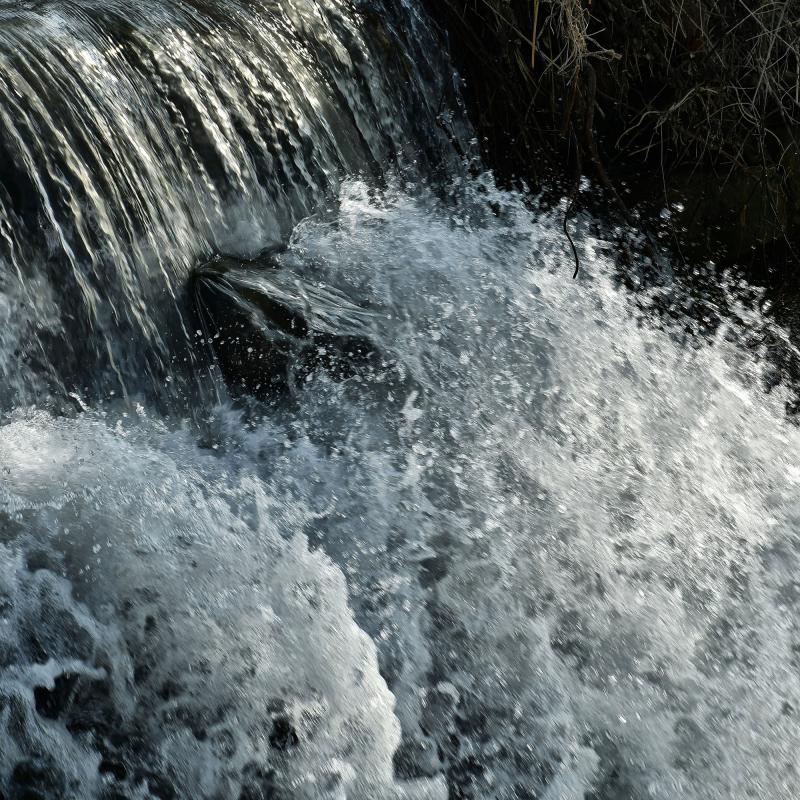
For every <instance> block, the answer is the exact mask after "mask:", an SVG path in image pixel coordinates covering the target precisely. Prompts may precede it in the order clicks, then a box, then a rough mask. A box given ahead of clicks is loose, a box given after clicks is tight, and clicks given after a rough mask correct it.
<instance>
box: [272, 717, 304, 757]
mask: <svg viewBox="0 0 800 800" xmlns="http://www.w3.org/2000/svg"><path fill="white" fill-rule="evenodd" d="M269 743H270V746H271V747H272V748H273V749H275V750H289V749H290V748H292V747H296V746H297V745H298V744H299V743H300V738H299V737H298V735H297V731H296V730H295V729H294V725H293V724H292V721H291V720H290V719H289V717H287V716H285V715H281V716H279V717H276V718H275V719H274V720H273V723H272V731H271V732H270V734H269Z"/></svg>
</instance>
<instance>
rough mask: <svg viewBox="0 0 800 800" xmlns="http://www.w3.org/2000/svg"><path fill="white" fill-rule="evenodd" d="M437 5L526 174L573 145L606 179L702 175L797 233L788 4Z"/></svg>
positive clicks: (794, 54)
mask: <svg viewBox="0 0 800 800" xmlns="http://www.w3.org/2000/svg"><path fill="white" fill-rule="evenodd" d="M431 2H432V3H434V2H435V0H431ZM443 2H444V5H445V6H446V9H447V14H446V15H445V16H446V19H445V20H444V21H445V24H446V25H447V27H448V29H449V30H451V31H453V32H454V33H453V37H454V39H456V40H457V43H458V44H460V50H461V53H460V58H459V53H458V52H457V54H456V55H457V60H458V61H459V62H460V66H461V67H462V71H465V72H467V73H468V74H467V76H466V77H467V81H468V84H471V92H472V94H473V97H472V100H473V107H476V106H477V107H478V108H479V109H481V112H482V116H483V120H482V121H483V122H484V123H486V125H488V128H489V131H490V133H489V136H490V138H491V136H492V134H494V138H495V140H496V142H497V145H496V149H497V150H498V151H500V152H499V156H500V161H502V160H503V158H505V159H506V160H507V161H508V162H509V164H510V167H511V169H512V170H513V168H514V165H515V164H519V165H523V166H522V168H521V169H520V170H519V171H521V172H523V173H525V168H524V164H525V163H526V161H527V162H530V163H531V164H535V167H533V168H532V169H531V170H529V172H530V173H533V174H532V175H529V176H526V177H532V178H533V180H537V179H539V178H541V170H537V169H536V167H539V166H540V165H541V157H542V156H544V157H547V156H548V155H549V157H550V159H551V164H552V168H553V170H555V171H556V172H557V171H558V169H559V165H563V164H565V163H567V159H566V158H565V154H566V153H567V152H568V151H571V152H572V153H573V157H572V161H571V162H570V163H572V164H573V168H574V162H575V158H574V153H575V150H576V148H577V150H578V151H580V152H579V156H578V167H579V168H580V169H582V170H583V171H584V172H588V171H589V169H590V167H591V166H592V165H593V166H594V167H595V169H596V170H598V171H599V172H602V173H605V172H606V170H605V169H604V164H605V163H608V165H609V169H608V173H609V174H611V178H612V179H613V178H614V174H615V173H616V172H618V167H619V165H622V164H625V165H630V164H631V163H632V162H635V163H640V164H641V163H649V164H651V165H658V166H659V167H660V172H661V173H662V174H663V176H664V181H665V183H668V182H669V180H670V176H671V175H673V174H676V173H677V171H679V170H686V169H700V170H711V171H712V173H713V174H714V175H715V179H716V180H719V181H720V182H721V183H724V182H725V181H739V182H741V181H749V182H750V183H751V184H752V193H753V194H754V195H755V194H758V195H759V196H760V197H766V198H768V199H769V202H770V204H771V205H772V210H773V212H774V216H775V218H776V220H778V221H779V222H780V225H779V226H778V227H779V228H781V229H783V230H784V231H790V230H792V229H793V230H794V231H795V232H796V231H797V229H798V228H800V219H797V218H796V217H797V215H798V213H800V197H798V196H797V195H798V193H800V155H799V153H800V142H798V137H799V136H800V0H754V1H752V0H605V2H601V1H600V0H595V2H594V4H591V0H443ZM534 18H535V21H534ZM465 64H466V69H465V68H464V65H465ZM532 64H533V65H534V66H533V68H532V66H531V65H532ZM480 121H481V120H479V122H480ZM484 127H485V126H484ZM597 142H599V143H600V145H599V147H598V146H597ZM534 152H535V153H536V154H537V156H536V157H535V158H534V157H532V156H531V154H532V153H534ZM497 155H498V153H495V156H497ZM497 160H498V159H497V158H495V159H494V161H497ZM537 171H538V173H539V174H536V173H537ZM604 179H608V174H605V177H604ZM666 188H667V187H666V186H665V190H666Z"/></svg>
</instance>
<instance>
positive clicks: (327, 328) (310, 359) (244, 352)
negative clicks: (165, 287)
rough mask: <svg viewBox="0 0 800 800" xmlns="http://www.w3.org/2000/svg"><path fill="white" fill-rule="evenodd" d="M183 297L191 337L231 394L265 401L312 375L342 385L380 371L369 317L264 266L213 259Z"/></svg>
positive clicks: (324, 290) (317, 287) (264, 261)
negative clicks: (188, 302)
mask: <svg viewBox="0 0 800 800" xmlns="http://www.w3.org/2000/svg"><path fill="white" fill-rule="evenodd" d="M190 294H191V298H192V304H193V308H194V314H195V323H196V331H197V337H198V338H199V339H200V343H201V344H203V345H205V346H207V347H208V348H209V349H210V351H211V352H212V353H213V360H214V361H215V363H216V364H217V365H218V367H219V370H220V371H221V373H222V377H223V378H224V379H225V382H226V383H227V385H228V386H229V388H230V389H231V391H232V392H233V393H234V394H247V395H252V396H255V397H257V398H259V399H269V398H270V397H272V396H274V394H275V393H276V392H281V391H285V390H286V389H287V388H290V387H291V386H293V385H298V384H300V383H302V382H303V381H304V380H305V379H307V378H308V377H309V376H310V375H311V374H313V373H314V372H316V371H318V370H323V371H325V372H326V373H328V374H329V375H331V376H333V377H334V378H337V379H344V378H348V377H352V376H353V375H356V374H358V373H359V372H360V371H369V370H370V369H379V368H380V362H381V359H380V356H379V355H378V353H377V349H376V347H375V345H374V344H373V343H372V341H371V340H370V337H369V318H370V314H369V312H368V311H366V310H365V309H363V308H361V307H359V306H357V305H355V304H354V303H353V302H351V301H350V300H349V299H348V298H347V297H345V296H344V295H343V294H341V293H340V292H338V291H336V290H333V289H330V288H328V287H326V286H323V285H321V284H319V283H315V282H314V281H310V280H308V279H306V278H302V277H300V276H298V275H297V274H294V273H292V272H289V271H286V270H283V269H280V268H279V267H278V266H277V265H276V263H275V262H274V261H272V260H270V259H269V258H261V259H258V260H256V261H249V262H244V261H240V260H237V259H232V258H222V257H218V258H216V259H214V260H212V261H210V262H208V263H206V264H204V265H202V266H201V267H199V268H198V269H197V270H196V271H195V273H194V275H193V276H192V279H191V284H190Z"/></svg>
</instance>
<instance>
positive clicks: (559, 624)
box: [0, 0, 800, 800]
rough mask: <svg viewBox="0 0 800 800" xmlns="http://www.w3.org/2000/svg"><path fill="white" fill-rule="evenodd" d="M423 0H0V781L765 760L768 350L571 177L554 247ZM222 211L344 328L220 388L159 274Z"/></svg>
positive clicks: (394, 778) (561, 797) (552, 213)
mask: <svg viewBox="0 0 800 800" xmlns="http://www.w3.org/2000/svg"><path fill="white" fill-rule="evenodd" d="M445 40H446V37H445V36H444V34H443V32H441V31H438V30H437V29H435V28H434V27H433V26H432V25H430V24H429V22H428V20H427V17H426V15H425V13H424V11H423V10H422V7H421V6H420V5H419V4H418V3H416V2H413V0H385V1H384V0H358V2H349V0H315V2H299V1H298V0H268V1H266V2H254V3H251V2H244V1H243V0H141V2H137V3H135V4H134V3H128V2H123V0H113V2H106V1H105V0H103V2H99V0H81V1H80V2H66V0H45V2H24V3H17V2H14V3H9V2H0V797H2V798H9V799H10V800H32V798H36V800H61V799H62V798H64V799H65V800H156V798H158V799H160V800H265V799H266V798H273V799H277V798H280V800H290V799H292V800H293V799H294V798H297V799H298V800H302V799H304V798H306V799H307V800H334V799H335V800H344V799H345V798H347V800H399V799H400V798H408V800H411V799H412V798H415V799H421V798H427V799H429V800H444V799H445V798H447V800H632V799H633V798H636V800H639V798H642V799H644V798H648V799H649V800H701V799H702V800H723V798H724V800H731V799H736V800H739V799H740V798H741V800H744V798H754V797H755V798H770V800H773V799H774V800H795V799H796V798H797V797H800V785H799V784H800V776H798V764H797V752H798V746H799V745H800V716H799V715H800V624H799V620H800V617H798V611H800V582H799V581H798V578H797V576H798V574H800V571H798V566H800V565H798V559H799V558H800V501H798V496H799V495H798V488H799V487H798V484H799V483H800V466H798V460H797V453H798V452H800V447H799V445H800V432H798V428H797V426H796V425H795V424H794V423H793V422H792V421H791V419H789V418H788V417H787V413H786V409H787V406H789V405H790V404H791V403H792V402H793V395H792V387H791V385H790V384H789V382H788V381H787V380H786V376H787V375H788V374H789V373H790V372H791V371H790V370H788V369H784V368H783V367H784V366H785V365H783V364H782V362H781V359H782V358H784V357H785V358H787V359H788V358H790V357H791V358H796V357H797V353H796V351H794V349H793V347H792V344H791V341H790V339H789V337H788V336H787V335H786V333H785V332H784V331H782V330H781V329H780V328H778V327H776V326H775V325H773V324H772V322H771V321H770V319H769V317H768V316H765V314H764V313H763V311H762V310H761V307H760V304H759V302H758V292H757V290H754V289H752V288H751V287H746V286H743V285H738V284H736V283H735V282H733V281H731V282H729V283H725V284H724V285H723V286H719V285H718V284H717V285H715V286H714V287H713V291H708V292H707V291H706V290H705V289H704V288H703V286H702V285H701V281H700V280H699V279H697V280H694V279H693V280H692V282H690V284H689V286H688V287H687V286H686V285H683V284H682V283H681V281H679V280H674V279H671V278H669V277H668V276H667V275H666V272H665V273H664V275H662V276H661V280H660V282H659V284H658V286H656V287H655V288H650V289H647V288H643V287H642V286H640V287H639V289H638V290H637V291H636V292H634V291H631V290H630V289H629V288H625V287H626V286H629V285H630V284H633V283H636V279H637V277H638V276H639V275H640V274H641V275H648V274H649V275H652V274H653V272H654V269H653V268H652V265H651V264H648V263H647V261H648V259H647V258H646V257H645V256H644V255H641V254H640V255H636V254H634V255H632V257H631V259H630V260H631V261H632V264H631V266H630V268H629V272H628V274H627V275H621V274H620V267H619V260H618V258H617V252H616V243H617V242H618V241H619V235H618V232H617V231H615V230H614V229H613V228H612V227H611V226H610V225H608V224H607V222H606V221H604V220H601V219H592V218H590V217H589V216H587V215H580V216H578V217H577V218H576V219H574V220H570V222H569V226H570V230H571V231H572V235H573V238H574V239H575V242H576V247H577V251H578V256H579V260H580V270H579V274H578V279H577V280H572V271H573V260H572V253H571V251H570V249H569V245H568V243H567V241H566V239H565V237H564V235H563V230H562V224H563V215H564V212H565V211H566V203H562V205H561V206H560V207H555V208H547V207H544V206H543V205H541V204H540V203H539V202H538V201H537V200H536V198H535V197H532V196H531V195H530V193H527V192H520V193H514V192H508V191H501V190H499V189H498V188H497V187H496V186H495V184H494V181H493V179H492V176H491V175H490V174H487V173H485V172H484V171H483V170H482V167H481V165H480V163H479V162H478V161H477V160H475V159H474V158H473V159H471V160H469V161H468V160H466V159H465V158H464V154H469V153H472V152H474V151H475V150H476V142H475V140H474V138H473V133H472V131H471V128H470V126H469V124H468V122H467V120H466V119H465V118H464V114H463V109H462V106H461V103H460V99H459V93H458V86H459V80H458V76H456V75H455V74H454V73H453V71H452V68H451V67H450V65H449V63H448V61H447V54H446V49H445V43H446V42H445ZM467 176H469V177H467ZM634 249H635V248H634ZM264 250H268V251H269V256H268V257H267V256H264V257H263V258H262V259H261V261H258V260H255V261H248V262H247V263H248V264H249V267H248V269H249V270H250V271H251V273H249V274H250V275H251V277H252V271H253V270H256V271H257V270H258V269H259V266H258V265H259V264H261V265H262V266H263V268H264V269H268V270H270V273H269V275H270V277H269V280H266V279H265V280H264V281H263V284H264V285H271V286H272V287H273V289H278V290H280V291H282V292H284V294H285V295H286V296H290V295H291V296H292V297H294V299H295V300H297V299H298V298H300V300H302V301H303V302H305V301H306V300H308V298H309V297H310V298H311V300H308V305H309V308H312V310H313V302H314V298H316V299H317V300H319V302H322V303H323V305H324V304H327V309H326V308H323V309H322V310H326V311H330V312H332V313H330V314H329V315H328V316H327V317H326V320H327V322H328V323H329V324H330V325H333V326H334V327H335V324H338V322H342V321H344V322H345V323H348V320H349V321H350V323H352V322H353V320H355V321H356V322H357V329H356V332H357V334H358V337H359V340H360V341H362V342H363V341H368V342H369V343H370V346H373V347H374V352H371V353H370V354H369V358H365V359H362V362H360V363H355V361H356V359H355V358H354V364H353V365H352V369H347V370H345V369H342V370H334V369H329V368H328V367H327V366H326V362H325V359H324V354H319V353H316V354H314V353H312V355H319V356H320V358H318V359H317V360H314V359H313V358H310V359H309V360H308V361H306V362H305V363H304V364H302V365H300V364H298V365H295V364H293V363H292V361H291V359H289V363H288V365H287V374H286V375H284V376H281V377H282V380H281V382H280V388H277V386H276V389H275V391H274V392H273V393H271V394H270V393H267V396H266V397H265V398H262V400H260V401H259V400H256V399H253V398H251V397H248V396H246V394H247V393H246V392H245V393H243V392H242V391H241V390H239V391H233V390H231V388H230V386H229V385H228V384H233V385H234V387H235V384H236V380H235V375H233V374H232V372H231V371H230V370H229V373H228V374H227V375H225V378H226V379H227V381H228V384H226V382H225V380H223V375H222V372H224V371H221V370H220V369H219V365H218V364H216V363H215V361H214V358H215V352H218V351H215V350H214V348H215V347H217V345H218V343H215V341H211V342H209V338H211V339H213V336H214V334H213V333H212V332H210V331H209V330H208V329H204V328H205V327H206V326H205V323H204V322H203V323H201V324H200V325H199V326H198V327H196V326H195V325H194V324H193V319H194V317H193V309H192V302H193V297H192V294H191V292H190V290H189V288H188V287H189V286H190V285H191V282H190V279H191V277H192V276H193V275H195V276H196V275H197V274H198V273H197V272H196V270H197V268H198V267H200V266H201V265H204V264H205V265H206V266H205V267H204V269H205V270H206V274H208V269H209V268H208V265H207V262H208V259H211V258H212V257H214V256H217V255H222V256H230V258H231V259H233V260H234V261H236V260H237V259H238V260H240V261H241V260H243V259H252V258H253V257H254V256H258V254H259V253H262V252H263V251H264ZM665 259H666V256H665ZM213 263H214V264H218V263H220V262H216V261H215V262H213ZM699 266H702V265H699ZM239 278H240V279H241V275H240V276H239ZM254 280H255V279H254ZM257 282H258V281H256V283H257ZM231 285H233V284H231ZM237 285H238V286H240V287H241V286H242V285H243V284H242V282H241V280H240V282H239V284H237ZM707 288H708V287H707ZM304 293H305V294H304ZM234 294H235V292H234ZM208 296H209V297H210V296H211V295H208ZM194 299H196V298H194ZM298 302H300V301H299V300H298ZM337 303H340V307H339V308H338V309H337V308H336V304H337ZM318 310H319V309H318ZM337 311H338V313H335V312H337ZM209 313H211V312H209ZM212 316H213V314H212ZM348 324H349V323H348ZM345 333H349V334H352V333H353V330H350V331H345ZM226 335H229V334H226ZM233 338H234V346H235V345H236V341H235V336H234V337H233ZM248 341H250V340H248ZM253 341H254V342H255V347H254V349H255V348H258V347H260V346H261V345H260V344H259V343H258V341H257V340H256V339H254V340H253ZM267 341H268V340H267V339H265V340H264V342H263V344H264V346H266V345H267ZM305 344H306V346H307V347H311V346H312V345H315V344H316V342H315V341H312V340H309V341H307V342H306V343H305ZM209 345H211V347H209ZM248 346H250V345H248ZM320 349H324V348H320ZM346 349H347V348H346V346H343V348H342V351H343V352H340V353H339V354H338V356H337V357H338V358H339V359H340V361H341V360H342V358H346V357H347V356H348V353H347V352H346ZM257 355H258V354H257V353H256V354H255V355H253V358H254V359H255V357H256V356H257ZM232 363H233V362H232Z"/></svg>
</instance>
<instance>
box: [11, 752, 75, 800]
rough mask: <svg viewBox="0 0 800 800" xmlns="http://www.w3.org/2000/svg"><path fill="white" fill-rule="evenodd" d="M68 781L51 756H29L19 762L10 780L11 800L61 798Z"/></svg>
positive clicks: (63, 795)
mask: <svg viewBox="0 0 800 800" xmlns="http://www.w3.org/2000/svg"><path fill="white" fill-rule="evenodd" d="M65 791H66V781H65V779H64V775H63V773H62V772H61V770H60V769H59V768H58V767H57V766H56V765H55V763H54V762H53V761H52V760H51V759H49V758H29V759H26V760H25V761H21V762H20V763H19V764H17V765H16V766H15V767H14V769H13V771H12V773H11V780H10V781H9V797H10V800H61V798H64V797H65Z"/></svg>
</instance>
